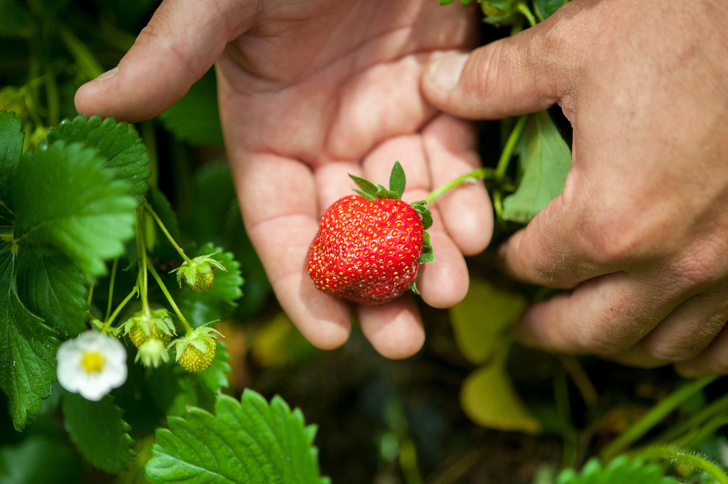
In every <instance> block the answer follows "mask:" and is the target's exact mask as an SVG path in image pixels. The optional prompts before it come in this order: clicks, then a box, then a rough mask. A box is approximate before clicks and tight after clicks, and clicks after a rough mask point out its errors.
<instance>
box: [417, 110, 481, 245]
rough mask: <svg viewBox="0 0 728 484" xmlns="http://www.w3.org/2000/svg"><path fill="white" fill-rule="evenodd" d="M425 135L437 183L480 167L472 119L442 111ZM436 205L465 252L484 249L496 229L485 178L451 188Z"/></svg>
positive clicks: (449, 233)
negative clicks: (469, 121)
mask: <svg viewBox="0 0 728 484" xmlns="http://www.w3.org/2000/svg"><path fill="white" fill-rule="evenodd" d="M422 137H423V140H424V143H425V150H426V154H427V159H428V160H429V164H430V172H431V174H432V180H433V185H434V186H435V187H439V186H442V185H444V184H445V183H447V182H449V181H451V180H453V179H455V178H457V177H459V176H461V175H465V174H467V173H470V172H472V171H473V170H476V169H478V168H479V167H480V158H479V156H478V154H477V152H476V150H475V133H474V129H473V126H472V125H471V124H470V123H467V122H464V121H462V120H459V119H456V118H453V117H450V116H448V115H444V114H443V115H439V116H437V117H436V118H435V119H433V120H432V121H431V122H430V123H429V124H428V125H427V126H425V128H424V129H423V130H422ZM434 205H436V206H437V208H438V210H439V211H440V213H441V214H442V221H443V224H444V226H445V230H446V231H447V234H448V236H449V237H450V238H451V239H452V241H453V242H454V243H455V244H456V245H457V247H458V248H459V249H460V251H461V252H462V253H463V254H465V255H475V254H478V253H480V252H482V251H483V250H485V248H486V247H487V245H488V243H489V242H490V238H491V236H492V233H493V210H492V208H491V205H490V199H489V198H488V192H487V191H486V190H485V184H484V183H483V182H477V183H468V184H465V185H461V186H459V187H457V188H455V189H453V190H450V191H449V192H447V193H446V194H445V195H443V196H441V197H439V198H438V199H437V200H436V201H435V203H434Z"/></svg>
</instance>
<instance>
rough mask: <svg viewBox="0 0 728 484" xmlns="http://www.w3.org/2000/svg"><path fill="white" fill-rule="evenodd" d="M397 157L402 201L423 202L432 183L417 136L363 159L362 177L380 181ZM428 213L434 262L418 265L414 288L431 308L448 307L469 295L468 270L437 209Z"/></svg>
mask: <svg viewBox="0 0 728 484" xmlns="http://www.w3.org/2000/svg"><path fill="white" fill-rule="evenodd" d="M397 157H399V161H400V162H401V164H402V168H403V169H404V171H405V175H406V177H407V184H406V187H405V194H404V196H403V198H404V199H405V200H406V201H416V200H422V199H424V198H425V197H426V196H427V194H428V193H429V190H430V187H431V185H432V183H431V176H430V172H429V168H428V161H427V157H426V155H425V152H424V143H423V140H422V137H421V136H420V135H409V136H399V137H396V138H392V139H389V140H387V141H385V142H384V143H382V144H381V145H379V146H378V147H377V148H376V149H374V150H373V151H372V152H371V153H370V155H369V156H368V157H367V158H366V159H365V160H364V165H363V168H364V173H365V175H366V176H367V178H368V179H370V180H381V179H383V178H384V174H385V173H386V174H387V176H388V174H389V171H391V167H392V163H393V161H392V160H394V159H397ZM430 212H431V213H432V221H433V224H432V227H430V228H429V229H428V230H427V232H428V233H429V234H430V242H431V243H432V247H433V251H434V255H435V261H434V262H427V263H425V264H422V265H421V266H420V271H421V274H420V277H419V279H418V281H417V288H418V290H419V292H420V295H421V296H422V299H423V300H424V301H425V302H426V303H427V304H429V305H430V306H433V307H440V308H444V307H450V306H453V305H455V304H457V303H458V302H460V301H462V299H463V298H464V297H465V295H466V294H467V292H468V286H469V281H468V269H467V265H466V264H465V259H464V258H463V256H462V253H461V252H460V250H459V249H458V247H457V246H456V245H455V243H453V241H452V240H451V239H450V237H449V236H448V235H447V232H446V231H445V227H444V225H443V223H442V217H441V216H440V213H439V211H438V209H437V207H434V206H433V207H430Z"/></svg>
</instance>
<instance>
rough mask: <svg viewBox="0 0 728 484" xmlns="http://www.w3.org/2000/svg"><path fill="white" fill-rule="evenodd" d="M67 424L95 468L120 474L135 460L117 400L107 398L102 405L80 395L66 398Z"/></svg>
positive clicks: (64, 409) (64, 413)
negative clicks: (115, 401)
mask: <svg viewBox="0 0 728 484" xmlns="http://www.w3.org/2000/svg"><path fill="white" fill-rule="evenodd" d="M62 408H63V424H64V426H65V428H66V431H67V432H68V434H69V436H70V437H71V440H72V441H73V443H74V444H76V447H77V448H78V450H79V452H81V455H83V456H84V458H85V459H86V460H88V461H89V462H90V463H91V464H93V465H94V467H96V468H98V469H101V470H104V471H106V472H112V473H116V474H118V473H119V472H122V471H123V470H125V469H126V468H127V466H128V465H129V463H130V462H131V460H132V459H133V458H134V452H133V451H132V449H131V446H132V445H133V444H134V441H133V440H132V439H131V437H129V433H128V432H129V429H130V427H129V425H128V424H127V423H126V422H125V421H124V420H123V419H122V418H121V414H122V411H121V409H120V408H119V407H117V406H116V405H115V404H114V399H113V397H111V396H110V395H106V396H105V397H104V398H103V399H101V400H100V401H98V402H92V401H90V400H86V399H85V398H83V397H82V396H81V395H79V394H77V393H69V392H64V394H63V403H62Z"/></svg>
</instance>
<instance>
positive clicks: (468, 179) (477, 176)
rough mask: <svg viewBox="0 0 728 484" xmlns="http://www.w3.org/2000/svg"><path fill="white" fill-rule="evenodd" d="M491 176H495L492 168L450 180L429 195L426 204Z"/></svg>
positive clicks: (481, 169) (478, 170)
mask: <svg viewBox="0 0 728 484" xmlns="http://www.w3.org/2000/svg"><path fill="white" fill-rule="evenodd" d="M491 176H493V169H492V168H478V169H477V170H474V171H471V172H470V173H466V174H465V175H462V176H459V177H457V178H455V179H453V180H450V181H449V182H447V183H445V184H444V185H442V186H441V187H439V188H437V189H436V190H433V191H432V192H431V193H430V194H429V195H427V197H426V198H425V202H427V203H428V204H430V203H432V202H434V201H435V200H436V199H437V198H439V197H441V196H442V195H444V194H445V193H447V192H449V191H450V190H452V189H453V188H455V187H458V186H460V185H462V184H464V183H473V182H476V181H478V180H482V179H484V178H488V177H491Z"/></svg>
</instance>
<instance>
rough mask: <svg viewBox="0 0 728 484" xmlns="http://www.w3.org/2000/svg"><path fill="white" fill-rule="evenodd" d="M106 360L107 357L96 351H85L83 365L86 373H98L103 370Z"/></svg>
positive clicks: (82, 359)
mask: <svg viewBox="0 0 728 484" xmlns="http://www.w3.org/2000/svg"><path fill="white" fill-rule="evenodd" d="M105 362H106V358H104V357H103V356H102V355H101V354H100V353H96V352H94V351H87V352H85V353H84V354H83V358H81V365H82V366H83V369H84V371H85V372H86V373H97V372H99V371H101V370H103V369H104V363H105Z"/></svg>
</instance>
